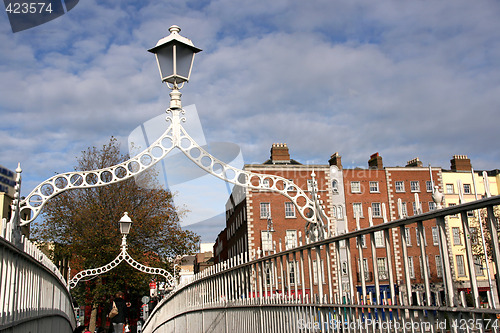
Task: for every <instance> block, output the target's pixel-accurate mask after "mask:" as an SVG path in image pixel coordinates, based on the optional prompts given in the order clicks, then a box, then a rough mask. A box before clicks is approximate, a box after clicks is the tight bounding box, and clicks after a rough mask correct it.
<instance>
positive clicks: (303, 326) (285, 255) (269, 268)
mask: <svg viewBox="0 0 500 333" xmlns="http://www.w3.org/2000/svg"><path fill="white" fill-rule="evenodd" d="M497 205H500V196H496V197H490V198H486V199H481V200H478V201H475V202H469V203H465V204H461V205H457V206H452V207H448V208H443V209H439V210H433V211H431V212H428V213H421V214H418V215H415V216H412V217H405V218H401V219H398V220H394V221H385V223H382V224H379V225H375V226H370V227H368V228H364V229H358V230H355V231H352V232H349V233H345V234H342V235H336V236H333V237H330V238H328V239H325V240H322V241H319V242H315V243H310V244H305V245H303V244H301V243H302V242H301V243H299V246H298V247H296V248H293V249H288V250H284V251H281V249H279V251H274V252H273V253H271V254H268V255H267V256H260V255H259V254H258V253H257V254H256V253H252V254H249V253H245V254H241V255H239V256H237V257H234V258H232V259H230V260H228V261H226V262H223V263H219V264H217V265H215V266H213V267H211V268H210V269H207V270H205V271H203V272H201V273H199V274H197V275H195V276H194V278H193V279H192V281H190V282H188V283H186V284H183V285H180V286H178V287H177V288H176V289H175V290H173V291H172V292H171V293H170V294H169V295H168V296H167V297H166V298H165V299H163V300H162V301H161V302H160V303H159V304H158V305H157V306H156V308H155V309H154V311H153V312H152V313H151V316H150V317H149V318H148V320H147V321H146V323H145V325H144V326H143V332H145V333H153V332H162V333H163V332H218V333H223V332H226V333H230V332H381V333H382V332H449V331H451V332H492V331H493V332H498V327H499V326H500V322H499V320H500V319H497V318H500V310H499V309H498V308H497V306H496V305H495V304H498V303H497V302H495V300H498V290H499V289H500V288H498V287H497V286H498V284H499V282H500V279H499V272H500V269H499V268H500V267H499V263H500V251H499V239H498V234H497V230H498V221H497V219H496V218H495V217H494V214H493V210H494V207H495V206H497ZM480 209H481V210H482V211H483V212H484V211H485V212H487V214H486V222H487V223H486V225H487V228H488V231H489V232H490V234H491V238H492V240H493V241H492V245H491V251H492V257H493V258H492V266H493V272H494V274H495V276H494V277H493V278H494V279H493V283H492V284H494V285H495V286H493V285H491V286H490V287H489V289H490V291H492V293H489V295H488V300H487V301H486V302H481V299H480V295H479V292H478V279H477V276H476V269H477V268H476V267H475V266H474V265H475V263H474V260H468V261H467V263H466V264H465V267H463V269H464V272H465V273H466V276H468V277H469V281H468V283H469V290H470V291H469V293H470V294H466V292H465V291H464V290H463V288H459V287H458V285H457V275H460V274H457V273H456V272H455V270H456V268H455V267H454V265H453V262H454V260H453V259H454V258H453V253H451V244H450V243H449V242H453V237H451V236H450V232H449V231H448V230H447V229H449V227H448V222H447V217H448V216H457V215H458V216H460V218H461V221H462V225H463V235H462V241H463V242H464V249H465V251H464V253H463V255H464V256H466V258H468V259H472V254H473V248H472V245H471V237H470V224H471V221H470V219H469V218H468V214H467V212H470V211H476V210H480ZM406 228H411V230H418V232H417V234H416V237H418V238H417V239H418V240H417V243H415V242H413V243H412V244H410V242H409V241H408V239H407V232H406ZM432 228H435V229H432ZM423 230H428V231H427V233H425V231H423ZM431 230H432V231H433V232H431ZM375 233H378V234H377V237H376V234H375ZM413 233H415V231H413ZM425 234H427V237H426V236H425ZM380 235H382V236H383V238H384V246H380V244H381V241H380ZM414 237H415V236H413V237H412V238H413V240H414V241H415V238H414ZM377 238H378V239H377ZM376 242H378V246H376ZM306 243H307V242H306ZM429 243H430V244H429ZM370 245H371V246H370ZM410 246H411V248H410ZM431 247H432V248H431ZM278 248H279V247H278ZM432 251H436V252H434V253H438V254H439V259H441V258H445V260H440V261H439V262H436V263H435V265H434V267H439V266H440V267H441V269H440V271H439V272H438V271H437V268H434V267H433V268H431V269H429V266H428V265H425V264H424V265H421V267H420V269H419V270H420V274H418V276H417V273H416V272H415V271H414V269H415V265H417V263H418V255H421V257H422V258H426V256H427V254H432V253H433V252H432ZM266 254H267V253H266ZM410 256H417V257H416V258H417V259H416V260H415V261H413V258H414V257H412V260H410V259H409V258H410ZM436 257H438V255H436ZM364 258H370V259H371V263H372V264H373V265H368V264H367V265H366V266H365V265H356V262H357V261H358V260H360V262H363V259H364ZM378 258H385V260H387V265H386V266H385V268H382V267H381V266H379V267H377V263H379V262H381V261H378V260H377V259H378ZM343 259H345V262H346V265H345V267H342V266H343V265H342V264H341V260H343ZM437 259H438V258H436V260H437ZM323 262H324V263H327V264H326V265H322V263H323ZM356 266H357V267H356ZM382 270H384V271H382ZM318 272H322V273H321V274H319V275H318ZM321 276H323V277H321ZM318 282H319V283H318ZM321 282H323V283H321ZM459 289H462V290H459Z"/></svg>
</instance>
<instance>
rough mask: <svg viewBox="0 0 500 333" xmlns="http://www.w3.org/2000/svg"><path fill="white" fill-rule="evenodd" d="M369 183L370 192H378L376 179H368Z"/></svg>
mask: <svg viewBox="0 0 500 333" xmlns="http://www.w3.org/2000/svg"><path fill="white" fill-rule="evenodd" d="M369 184H370V193H380V190H379V187H378V182H377V181H370V183H369Z"/></svg>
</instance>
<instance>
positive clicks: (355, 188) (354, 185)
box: [351, 181, 361, 193]
mask: <svg viewBox="0 0 500 333" xmlns="http://www.w3.org/2000/svg"><path fill="white" fill-rule="evenodd" d="M351 193H361V182H359V181H351Z"/></svg>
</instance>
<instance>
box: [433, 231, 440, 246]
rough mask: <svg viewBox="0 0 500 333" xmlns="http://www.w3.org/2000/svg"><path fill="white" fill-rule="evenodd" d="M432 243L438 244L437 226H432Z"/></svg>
mask: <svg viewBox="0 0 500 333" xmlns="http://www.w3.org/2000/svg"><path fill="white" fill-rule="evenodd" d="M432 245H436V246H437V245H439V232H438V227H432Z"/></svg>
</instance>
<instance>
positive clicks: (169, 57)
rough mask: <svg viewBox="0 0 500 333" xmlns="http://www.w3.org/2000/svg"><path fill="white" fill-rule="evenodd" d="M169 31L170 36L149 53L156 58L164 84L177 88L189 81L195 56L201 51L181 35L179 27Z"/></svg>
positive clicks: (161, 40) (172, 27) (159, 42)
mask: <svg viewBox="0 0 500 333" xmlns="http://www.w3.org/2000/svg"><path fill="white" fill-rule="evenodd" d="M169 31H170V35H168V36H167V37H164V38H162V39H160V40H159V41H158V43H156V46H155V47H153V48H151V49H149V50H148V51H149V52H151V53H154V54H155V56H156V61H157V63H158V69H159V70H160V76H161V80H162V82H168V83H171V84H173V85H174V86H177V85H178V84H181V83H183V82H187V81H189V76H190V75H191V69H192V67H193V61H194V55H195V54H196V53H198V52H200V51H201V49H199V48H197V47H195V46H194V44H193V42H192V41H191V40H189V39H187V38H186V37H183V36H181V35H179V32H180V31H181V28H179V27H178V26H176V25H173V26H171V27H170V28H169Z"/></svg>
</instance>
